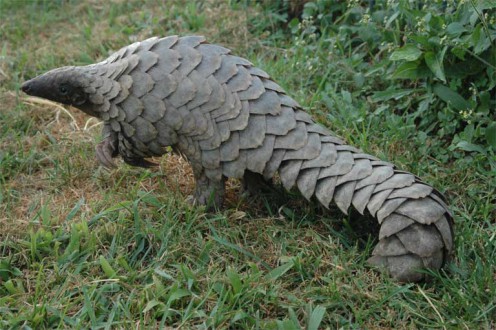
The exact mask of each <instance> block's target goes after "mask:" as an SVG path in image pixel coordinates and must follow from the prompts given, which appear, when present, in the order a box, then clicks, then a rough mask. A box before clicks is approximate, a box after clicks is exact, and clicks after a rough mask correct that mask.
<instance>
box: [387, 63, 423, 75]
mask: <svg viewBox="0 0 496 330" xmlns="http://www.w3.org/2000/svg"><path fill="white" fill-rule="evenodd" d="M418 66H419V64H418V63H417V62H405V63H402V64H400V65H399V66H398V67H397V68H396V71H395V72H394V73H393V75H392V78H393V79H416V78H417V76H418Z"/></svg>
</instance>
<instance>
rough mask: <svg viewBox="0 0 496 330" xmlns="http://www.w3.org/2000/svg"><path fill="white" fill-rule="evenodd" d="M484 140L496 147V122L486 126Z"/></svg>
mask: <svg viewBox="0 0 496 330" xmlns="http://www.w3.org/2000/svg"><path fill="white" fill-rule="evenodd" d="M486 140H487V143H488V144H489V145H490V146H491V147H493V148H494V149H496V122H494V121H493V122H492V123H491V124H489V126H487V127H486Z"/></svg>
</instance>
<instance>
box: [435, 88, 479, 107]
mask: <svg viewBox="0 0 496 330" xmlns="http://www.w3.org/2000/svg"><path fill="white" fill-rule="evenodd" d="M433 91H434V94H436V95H437V96H439V98H440V99H441V100H443V101H444V102H446V103H448V104H450V105H451V106H452V107H453V108H455V109H456V110H459V111H463V110H467V109H470V103H469V102H468V101H467V100H465V99H464V98H463V97H462V96H461V95H460V94H458V93H457V92H455V91H454V90H452V89H450V88H449V87H446V86H444V85H441V84H436V85H434V87H433Z"/></svg>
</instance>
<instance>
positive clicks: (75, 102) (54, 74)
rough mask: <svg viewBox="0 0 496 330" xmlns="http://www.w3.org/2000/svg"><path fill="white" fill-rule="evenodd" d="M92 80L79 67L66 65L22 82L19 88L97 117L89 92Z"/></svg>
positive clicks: (89, 75)
mask: <svg viewBox="0 0 496 330" xmlns="http://www.w3.org/2000/svg"><path fill="white" fill-rule="evenodd" d="M92 80H93V77H92V75H91V74H89V73H87V72H86V71H85V70H81V67H74V66H66V67H61V68H57V69H53V70H51V71H48V72H46V73H44V74H42V75H39V76H37V77H35V78H33V79H31V80H28V81H26V82H24V83H23V84H22V86H21V90H22V91H23V92H24V93H26V94H28V95H31V96H37V97H41V98H44V99H47V100H51V101H55V102H59V103H63V104H67V105H72V106H75V107H77V108H79V109H81V110H83V111H84V112H86V113H87V114H89V115H91V116H95V117H98V111H96V107H95V105H93V104H92V102H91V98H90V93H89V91H91V88H89V87H90V84H91V82H92ZM93 90H94V89H93Z"/></svg>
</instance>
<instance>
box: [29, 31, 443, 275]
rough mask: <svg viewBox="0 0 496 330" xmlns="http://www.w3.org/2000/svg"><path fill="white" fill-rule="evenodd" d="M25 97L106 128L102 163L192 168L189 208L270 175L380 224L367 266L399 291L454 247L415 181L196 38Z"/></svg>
mask: <svg viewBox="0 0 496 330" xmlns="http://www.w3.org/2000/svg"><path fill="white" fill-rule="evenodd" d="M22 89H23V90H24V91H25V92H26V93H28V94H31V95H36V96H41V97H45V98H48V99H52V100H54V101H59V102H62V103H65V104H72V105H74V106H76V107H78V108H80V109H81V110H83V111H85V112H86V113H88V114H90V115H92V116H95V117H98V118H100V119H101V120H103V122H104V129H103V135H104V140H103V141H102V142H101V143H100V144H99V145H98V146H97V147H96V153H97V158H98V159H99V161H100V162H101V163H102V164H103V165H104V166H107V167H111V166H113V162H112V157H116V156H118V155H120V156H122V157H123V159H124V160H125V161H126V162H127V163H129V164H131V165H137V166H148V165H150V164H151V163H149V162H148V161H147V160H146V159H145V158H147V157H151V156H160V155H162V154H164V153H165V152H166V147H169V146H171V147H172V148H173V150H175V151H176V152H178V153H180V154H182V155H183V156H184V157H185V158H187V159H188V161H189V162H190V164H191V166H192V168H193V172H194V176H195V181H196V191H195V196H194V197H195V199H196V201H197V202H198V203H201V204H206V203H208V202H209V199H210V198H212V199H213V202H214V203H216V204H217V205H220V204H221V203H222V201H223V196H224V182H225V179H226V178H240V179H243V178H244V179H245V180H244V181H245V184H246V185H248V186H255V185H256V184H257V183H258V181H264V180H270V179H271V178H273V177H274V176H275V175H276V174H277V173H278V174H279V177H280V181H281V182H282V184H283V186H284V187H285V188H286V189H288V190H289V189H291V188H293V187H294V186H296V187H297V188H298V189H299V191H300V192H301V194H302V195H303V196H304V197H305V198H307V199H311V198H312V197H313V196H315V197H316V199H317V200H318V201H319V202H320V203H321V204H322V205H323V206H325V207H326V208H327V207H328V206H329V204H330V203H331V202H332V201H334V203H335V204H336V205H337V206H338V207H339V208H340V209H341V210H342V211H343V212H345V213H346V212H348V209H349V208H350V207H354V208H355V209H357V210H358V211H359V212H360V213H362V214H363V213H364V212H369V213H370V214H371V215H372V216H374V217H375V218H376V219H377V221H378V222H379V224H380V232H379V243H378V244H377V246H376V247H375V249H374V252H373V256H372V257H371V258H370V259H369V260H370V262H371V263H372V264H375V265H381V266H385V267H386V268H387V269H388V270H389V272H390V273H391V274H392V276H393V277H395V278H397V279H398V280H400V281H418V280H421V279H423V278H424V275H423V274H421V273H418V272H417V270H418V269H421V268H431V269H439V268H440V267H441V266H442V265H443V263H444V262H445V261H446V259H447V258H448V256H449V255H450V253H451V251H452V247H453V237H452V235H453V233H452V218H451V215H450V212H449V210H448V208H447V206H446V204H445V201H444V199H443V196H442V195H441V194H440V193H439V192H437V191H436V190H435V189H433V188H432V187H431V186H429V185H427V184H425V183H423V182H422V181H421V180H420V179H419V178H417V177H416V176H414V175H412V174H410V173H407V172H403V171H399V170H397V169H395V167H394V165H392V164H390V163H388V162H384V161H381V160H379V159H377V158H376V157H374V156H371V155H368V154H365V153H363V152H361V151H360V150H358V149H356V148H354V147H352V146H349V145H346V144H345V143H344V142H343V141H341V140H340V139H339V138H336V137H335V136H333V135H332V134H331V133H330V132H329V131H328V130H326V129H325V128H323V127H322V126H320V125H318V124H316V123H315V122H314V121H313V120H312V118H311V117H310V116H309V115H308V114H307V113H306V112H305V111H304V110H303V109H302V108H301V107H300V105H299V104H298V103H297V102H296V101H294V100H293V99H292V98H291V97H289V96H287V95H286V93H285V91H284V90H283V89H282V88H281V87H280V86H279V85H277V84H276V83H275V82H274V81H272V79H271V78H270V77H269V75H268V74H267V73H266V72H264V71H262V70H260V69H258V68H256V67H254V66H253V65H252V64H251V63H250V62H249V61H247V60H245V59H242V58H240V57H237V56H233V55H231V54H230V51H229V50H228V49H226V48H223V47H220V46H216V45H211V44H208V43H206V42H205V39H204V38H203V37H183V38H178V37H176V36H173V37H167V38H161V39H159V38H151V39H148V40H145V41H143V42H138V43H135V44H132V45H130V46H127V47H125V48H122V49H121V50H119V51H117V52H116V53H114V54H113V55H111V56H110V57H109V58H108V59H106V60H104V61H103V62H100V63H97V64H94V65H89V66H83V67H64V68H59V69H55V70H52V71H50V72H48V73H46V74H44V75H41V76H39V77H37V78H34V79H32V80H30V81H28V82H26V83H25V84H24V85H23V87H22Z"/></svg>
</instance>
